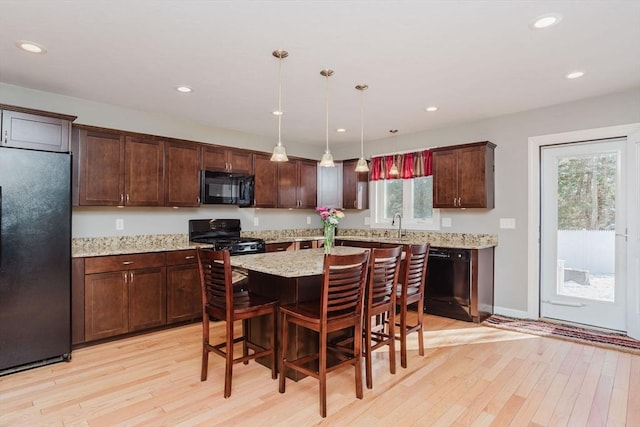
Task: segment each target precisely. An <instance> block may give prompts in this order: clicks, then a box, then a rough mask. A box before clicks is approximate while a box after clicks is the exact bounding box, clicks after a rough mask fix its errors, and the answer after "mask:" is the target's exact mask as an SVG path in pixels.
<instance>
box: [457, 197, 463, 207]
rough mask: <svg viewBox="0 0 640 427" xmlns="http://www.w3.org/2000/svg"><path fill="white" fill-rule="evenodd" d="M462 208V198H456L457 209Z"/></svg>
mask: <svg viewBox="0 0 640 427" xmlns="http://www.w3.org/2000/svg"><path fill="white" fill-rule="evenodd" d="M460 206H462V198H460V197H458V207H460Z"/></svg>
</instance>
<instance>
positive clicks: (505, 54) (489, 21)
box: [0, 0, 640, 146]
mask: <svg viewBox="0 0 640 427" xmlns="http://www.w3.org/2000/svg"><path fill="white" fill-rule="evenodd" d="M550 12H555V13H560V14H562V17H563V18H562V21H561V22H560V24H559V25H556V26H554V27H552V28H548V29H546V30H541V31H533V30H532V29H531V28H530V27H529V24H530V22H531V21H532V20H533V19H534V18H536V17H537V16H539V15H542V14H546V13H550ZM17 40H29V41H34V42H37V43H40V44H42V45H44V46H45V47H46V48H47V53H46V54H45V55H34V54H29V53H25V52H23V51H21V50H19V49H17V48H16V46H15V42H16V41H17ZM639 43H640V1H636V0H628V1H617V0H607V1H590V0H585V1H488V0H485V1H409V0H406V1H391V0H388V1H376V0H367V1H339V0H336V1H308V0H306V1H305V0H300V1H244V0H233V1H204V0H200V1H197V0H182V1H181V0H64V1H63V0H0V81H1V82H4V83H8V84H13V85H18V86H23V87H28V88H33V89H38V90H43V91H47V92H53V93H58V94H63V95H69V96H73V97H78V98H85V99H90V100H95V101H99V102H103V103H109V104H115V105H119V106H123V107H128V108H134V109H140V110H145V111H151V112H158V113H164V114H170V115H173V116H178V117H181V118H186V119H191V120H194V121H197V122H201V123H204V124H208V125H211V126H215V127H221V128H227V129H235V130H239V131H244V132H248V133H253V134H258V135H264V136H265V137H267V138H270V139H273V140H274V142H275V141H276V139H277V119H276V118H275V117H274V116H273V115H272V114H271V111H273V110H275V109H276V107H277V83H278V81H277V75H278V60H277V59H276V58H274V57H273V56H272V54H271V53H272V51H274V50H276V49H285V50H287V51H288V52H289V57H288V58H286V59H284V60H283V63H282V69H283V94H282V96H283V110H284V111H285V115H284V116H283V121H282V134H283V138H282V139H283V143H284V144H285V146H286V145H287V144H288V143H294V142H295V143H309V144H320V145H322V144H324V138H325V78H324V77H322V76H321V75H320V71H321V70H322V69H324V68H331V69H333V70H334V71H335V74H334V76H333V77H331V78H330V80H329V103H330V129H331V132H330V144H358V143H359V141H360V93H359V92H358V91H357V90H356V89H355V86H356V85H357V84H359V83H365V84H368V85H369V89H368V90H367V91H366V92H365V93H364V117H365V120H364V127H365V141H366V140H375V139H380V138H387V137H388V136H389V129H392V128H396V129H399V133H398V135H402V134H408V133H413V132H418V131H422V130H427V129H432V128H437V127H442V126H446V125H453V124H456V123H462V122H469V121H473V120H478V119H482V118H486V117H492V116H497V115H504V114H509V113H513V112H518V111H524V110H529V109H535V108H539V107H544V106H548V105H553V104H559V103H564V102H568V101H573V100H578V99H582V98H588V97H592V96H597V95H601V94H605V93H611V92H616V91H622V90H626V89H629V88H632V87H637V86H639V85H640V49H639V48H638V45H639ZM576 69H579V70H584V71H585V73H586V74H585V76H584V77H582V78H580V79H577V80H567V79H565V78H564V75H565V74H566V73H568V72H570V71H573V70H576ZM179 85H188V86H191V87H192V88H193V92H192V93H190V94H186V95H185V94H180V93H178V92H177V91H176V90H175V87H176V86H179ZM1 95H2V94H1V93H0V102H2V96H1ZM429 105H437V106H438V107H439V108H440V109H439V111H437V112H435V113H427V112H425V111H424V108H425V107H427V106H429ZM61 113H73V112H66V111H61ZM338 127H344V128H347V129H348V132H347V133H345V134H337V133H335V129H336V128H338ZM365 143H366V142H365Z"/></svg>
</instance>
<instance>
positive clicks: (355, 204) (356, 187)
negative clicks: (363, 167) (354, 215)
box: [342, 159, 369, 209]
mask: <svg viewBox="0 0 640 427" xmlns="http://www.w3.org/2000/svg"><path fill="white" fill-rule="evenodd" d="M357 163H358V160H355V159H354V160H345V161H344V162H343V163H342V183H343V188H342V199H343V200H342V207H343V208H344V209H369V173H368V172H356V164H357Z"/></svg>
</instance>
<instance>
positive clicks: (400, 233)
mask: <svg viewBox="0 0 640 427" xmlns="http://www.w3.org/2000/svg"><path fill="white" fill-rule="evenodd" d="M396 218H398V239H401V238H402V215H401V214H400V213H399V212H398V213H397V214H395V215H394V216H393V219H392V220H391V225H396Z"/></svg>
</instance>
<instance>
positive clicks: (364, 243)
mask: <svg viewBox="0 0 640 427" xmlns="http://www.w3.org/2000/svg"><path fill="white" fill-rule="evenodd" d="M336 244H337V245H339V246H354V247H357V248H380V247H381V243H380V242H372V241H369V240H342V239H336ZM394 246H395V245H394Z"/></svg>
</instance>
